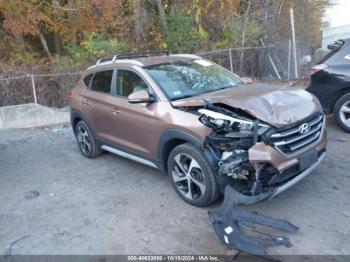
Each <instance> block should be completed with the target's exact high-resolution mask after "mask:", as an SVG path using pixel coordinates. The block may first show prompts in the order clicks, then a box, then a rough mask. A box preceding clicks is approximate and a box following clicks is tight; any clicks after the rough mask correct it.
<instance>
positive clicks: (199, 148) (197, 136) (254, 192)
mask: <svg viewBox="0 0 350 262" xmlns="http://www.w3.org/2000/svg"><path fill="white" fill-rule="evenodd" d="M152 55H153V56H152ZM69 98H70V106H71V121H72V127H73V130H74V133H75V135H76V138H77V142H78V145H79V148H80V151H81V153H82V154H83V155H84V156H85V157H88V158H93V157H95V156H97V155H98V154H99V153H101V151H102V150H105V151H109V152H112V153H115V154H118V155H121V156H123V157H127V158H130V159H133V160H135V161H138V162H141V163H143V164H146V165H149V166H152V167H155V168H157V169H159V170H162V171H164V172H167V173H168V174H169V175H170V177H171V181H172V184H173V186H174V188H175V190H176V192H177V193H178V194H179V196H180V197H181V198H183V199H184V200H185V201H187V202H188V203H190V204H193V205H196V206H204V205H208V204H210V203H211V202H213V201H214V200H215V199H216V198H217V197H218V195H219V194H220V193H222V192H223V190H224V188H225V186H227V185H230V186H231V187H233V188H234V189H235V191H236V192H237V193H238V194H239V196H244V197H245V198H249V199H251V201H250V202H256V201H258V200H261V199H264V198H269V197H273V196H275V195H276V194H278V193H280V192H282V191H283V190H285V189H287V188H288V187H290V186H292V185H293V184H295V183H296V182H298V181H299V180H301V179H302V178H304V177H305V176H306V175H308V174H309V173H310V172H311V171H312V170H313V169H314V168H315V167H316V166H317V165H318V164H319V163H320V161H321V160H322V159H323V157H324V155H325V151H326V131H325V117H324V115H323V113H322V110H321V107H320V104H319V102H318V100H317V99H316V98H315V97H314V96H313V95H311V94H309V93H308V92H306V91H303V90H292V89H277V88H271V87H264V85H262V84H260V85H259V84H251V85H246V84H244V83H243V82H242V80H241V79H240V78H239V77H238V76H236V75H235V74H233V73H231V72H229V71H228V70H226V69H224V68H223V67H221V66H219V65H217V64H214V63H212V62H210V61H208V60H205V59H202V58H201V57H198V56H194V55H170V54H168V53H164V54H155V53H151V52H147V53H130V54H120V55H116V56H114V57H113V58H110V59H101V60H99V61H97V63H96V65H94V66H91V67H90V68H88V69H87V70H86V72H85V73H84V74H83V76H82V78H81V80H80V81H79V83H78V84H77V86H76V87H75V88H74V90H73V91H71V92H70V93H69Z"/></svg>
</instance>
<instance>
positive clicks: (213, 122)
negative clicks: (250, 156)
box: [198, 109, 270, 135]
mask: <svg viewBox="0 0 350 262" xmlns="http://www.w3.org/2000/svg"><path fill="white" fill-rule="evenodd" d="M198 112H199V113H200V114H202V117H201V118H200V121H201V122H202V123H203V124H204V125H206V126H209V127H211V128H232V129H234V130H237V131H243V132H244V131H246V132H250V131H253V130H254V127H255V125H257V130H258V135H261V134H263V133H265V132H267V131H268V130H269V129H270V126H268V125H265V124H262V123H259V122H258V121H253V120H249V119H243V118H239V117H236V116H229V115H225V114H223V113H220V112H215V111H212V110H208V109H199V110H198ZM203 116H205V117H203Z"/></svg>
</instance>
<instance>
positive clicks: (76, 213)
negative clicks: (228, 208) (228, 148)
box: [0, 119, 350, 255]
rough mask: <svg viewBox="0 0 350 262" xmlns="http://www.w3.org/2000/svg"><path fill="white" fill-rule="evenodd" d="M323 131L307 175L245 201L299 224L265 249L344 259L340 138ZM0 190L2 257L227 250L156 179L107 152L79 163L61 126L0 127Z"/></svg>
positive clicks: (348, 213) (348, 180)
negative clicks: (322, 151)
mask: <svg viewBox="0 0 350 262" xmlns="http://www.w3.org/2000/svg"><path fill="white" fill-rule="evenodd" d="M328 132H329V133H328V135H329V136H328V137H329V146H328V152H327V156H326V158H325V160H324V161H323V163H322V164H321V165H320V166H319V167H318V168H317V169H316V170H315V171H314V172H313V174H312V175H310V176H309V177H307V178H306V179H305V180H303V181H302V182H300V183H299V184H297V185H296V186H294V187H293V188H291V189H289V190H288V191H287V192H284V193H283V194H282V195H280V196H278V197H276V198H274V199H272V200H268V201H265V202H263V203H259V204H256V205H253V206H250V207H249V208H250V209H252V210H256V211H259V212H261V213H263V214H267V215H271V216H275V217H279V218H284V219H288V220H289V221H291V222H292V223H294V224H296V225H297V226H299V227H300V231H299V232H298V233H296V234H294V235H290V236H291V240H292V243H293V247H291V248H281V247H279V248H272V249H270V250H269V251H270V253H271V254H278V255H280V254H303V255H306V254H328V255H335V254H347V255H350V204H349V195H350V161H349V160H350V158H349V155H350V147H349V141H350V136H349V134H346V133H344V132H342V131H341V130H340V129H339V128H338V127H337V126H336V125H335V123H334V121H333V119H329V120H328ZM30 191H37V192H38V193H39V196H37V197H35V194H34V193H33V194H30V193H28V192H30ZM0 192H1V193H0V203H1V205H0V254H2V255H3V254H229V253H231V252H232V251H230V250H228V249H227V248H225V247H224V246H222V245H221V244H220V243H219V241H218V240H217V239H216V236H215V233H214V231H213V230H212V227H211V224H210V222H209V219H208V216H207V209H205V208H195V207H192V206H190V205H188V204H186V203H185V202H183V201H182V200H181V199H180V198H179V197H178V196H177V195H176V193H175V192H174V190H173V189H172V187H171V184H170V181H169V178H168V177H167V176H166V175H162V174H161V173H160V172H158V171H156V170H154V169H152V168H148V167H146V166H143V165H141V164H138V163H135V162H132V161H129V160H127V159H124V158H121V157H118V156H114V155H111V154H107V153H106V154H103V155H102V156H100V157H98V158H96V159H94V160H89V159H86V158H84V157H82V156H81V154H80V152H79V150H78V148H77V146H76V143H75V140H74V137H73V133H72V131H71V129H70V127H68V126H67V127H57V126H56V127H51V128H41V129H13V130H0ZM26 193H27V194H26ZM32 197H34V198H32ZM219 204H220V203H217V204H216V205H214V206H213V207H212V208H215V206H218V205H219Z"/></svg>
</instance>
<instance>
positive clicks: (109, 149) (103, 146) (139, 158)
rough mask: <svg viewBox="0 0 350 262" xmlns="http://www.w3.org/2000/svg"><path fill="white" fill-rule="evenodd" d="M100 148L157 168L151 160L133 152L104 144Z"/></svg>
mask: <svg viewBox="0 0 350 262" xmlns="http://www.w3.org/2000/svg"><path fill="white" fill-rule="evenodd" d="M101 149H103V150H106V151H108V152H111V153H113V154H116V155H118V156H122V157H125V158H128V159H131V160H134V161H136V162H139V163H141V164H144V165H147V166H150V167H153V168H156V169H158V167H157V165H156V164H155V163H153V162H151V161H149V160H147V159H144V158H142V157H139V156H135V155H133V154H130V153H127V152H125V151H122V150H119V149H116V148H113V147H110V146H106V145H102V146H101Z"/></svg>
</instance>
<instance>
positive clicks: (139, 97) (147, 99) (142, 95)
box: [128, 90, 155, 104]
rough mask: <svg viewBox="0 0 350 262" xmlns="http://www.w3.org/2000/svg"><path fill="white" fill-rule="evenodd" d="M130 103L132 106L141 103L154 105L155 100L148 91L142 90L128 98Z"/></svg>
mask: <svg viewBox="0 0 350 262" xmlns="http://www.w3.org/2000/svg"><path fill="white" fill-rule="evenodd" d="M128 101H129V103H131V104H140V103H152V102H154V101H155V99H154V98H153V97H152V96H150V95H149V93H148V91H147V90H140V91H136V92H134V93H131V94H130V95H129V96H128Z"/></svg>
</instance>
